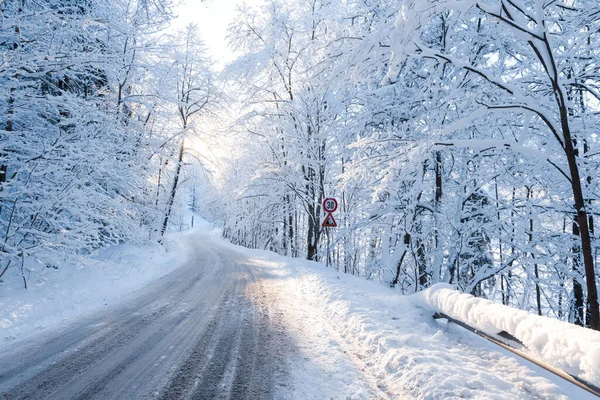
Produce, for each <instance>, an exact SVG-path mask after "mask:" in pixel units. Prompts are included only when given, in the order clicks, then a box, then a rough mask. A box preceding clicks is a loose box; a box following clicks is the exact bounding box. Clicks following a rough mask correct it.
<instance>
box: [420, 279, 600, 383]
mask: <svg viewBox="0 0 600 400" xmlns="http://www.w3.org/2000/svg"><path fill="white" fill-rule="evenodd" d="M412 299H413V302H414V303H415V305H418V306H420V307H422V308H424V309H428V310H430V311H431V312H441V313H444V314H446V315H448V316H450V317H452V318H455V319H457V320H459V321H462V322H464V323H466V324H467V325H470V326H472V327H474V328H477V329H479V330H481V331H483V332H485V333H488V334H496V333H498V332H501V331H504V332H507V333H509V334H511V335H512V336H514V337H515V338H517V339H518V340H520V341H521V342H522V343H523V345H524V346H525V347H526V349H527V351H528V352H529V353H530V354H531V355H532V356H534V357H536V358H538V359H540V360H542V361H544V362H546V363H548V364H550V365H552V366H554V367H556V368H560V369H562V370H564V371H566V372H568V373H570V374H571V375H575V376H577V377H579V378H581V379H584V380H586V381H588V382H595V383H599V382H600V332H597V331H593V330H590V329H586V328H582V327H580V326H576V325H573V324H569V323H567V322H563V321H558V320H556V319H552V318H547V317H540V316H538V315H534V314H531V313H528V312H526V311H522V310H518V309H515V308H512V307H508V306H505V305H502V304H498V303H494V302H492V301H489V300H485V299H480V298H476V297H473V296H471V295H468V294H464V293H460V292H457V291H456V290H453V288H452V287H451V286H450V285H447V284H438V285H434V286H433V287H431V288H429V289H427V290H425V291H423V292H421V293H418V294H416V295H414V296H412Z"/></svg>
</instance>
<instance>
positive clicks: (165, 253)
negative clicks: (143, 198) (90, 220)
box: [0, 234, 190, 346]
mask: <svg viewBox="0 0 600 400" xmlns="http://www.w3.org/2000/svg"><path fill="white" fill-rule="evenodd" d="M184 235H186V234H169V235H167V237H166V240H165V243H164V245H163V246H160V245H158V244H154V245H147V246H145V247H139V246H134V245H130V244H121V245H118V246H113V247H110V248H108V249H105V250H103V251H101V252H100V254H98V255H97V256H95V257H90V258H78V259H77V260H76V261H75V260H71V261H69V260H68V259H67V261H64V260H63V262H60V263H59V262H57V263H56V265H54V266H53V267H50V268H47V267H45V266H43V265H35V264H32V265H30V267H31V268H30V269H31V270H32V271H33V272H32V273H30V274H29V276H28V278H29V279H28V289H27V290H25V289H24V288H23V286H24V285H23V279H22V277H21V276H20V274H17V271H9V272H7V273H6V274H5V275H4V277H3V282H2V283H0V346H4V345H10V343H11V342H12V341H13V339H17V338H22V337H25V336H28V335H29V334H31V333H35V332H37V331H40V330H42V329H45V328H46V327H49V326H52V325H55V324H57V323H60V322H61V321H67V320H70V319H72V318H75V317H77V316H81V315H82V314H84V313H87V312H93V311H94V310H97V309H98V308H100V307H105V306H107V305H109V304H111V303H113V302H115V301H116V300H118V299H119V298H121V297H123V296H125V295H127V294H129V293H131V292H134V291H135V290H137V289H139V288H141V287H143V286H144V285H147V284H148V283H150V282H152V281H154V280H156V279H158V278H160V277H161V276H164V275H166V274H168V273H169V272H171V271H173V270H174V269H176V268H177V267H179V266H181V265H182V264H183V263H185V261H186V259H187V257H188V255H189V254H190V251H189V248H188V247H186V243H187V242H186V241H184V240H181V238H182V236H184ZM13 272H14V273H13Z"/></svg>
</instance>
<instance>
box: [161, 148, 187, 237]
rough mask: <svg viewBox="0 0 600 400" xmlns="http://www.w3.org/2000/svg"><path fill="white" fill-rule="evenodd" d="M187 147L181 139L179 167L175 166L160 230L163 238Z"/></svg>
mask: <svg viewBox="0 0 600 400" xmlns="http://www.w3.org/2000/svg"><path fill="white" fill-rule="evenodd" d="M184 149H185V140H184V139H181V145H180V146H179V158H178V159H177V167H176V168H175V177H174V178H173V186H172V187H171V193H170V195H169V200H168V201H167V210H166V212H165V219H164V221H163V225H162V229H161V230H160V237H161V238H162V237H163V236H164V235H165V232H166V231H167V225H168V224H169V216H170V215H171V209H172V208H173V202H174V201H175V195H176V194H177V184H178V183H179V175H180V174H181V165H182V164H183V151H184Z"/></svg>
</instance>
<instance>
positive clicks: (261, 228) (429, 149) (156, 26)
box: [0, 0, 600, 329]
mask: <svg viewBox="0 0 600 400" xmlns="http://www.w3.org/2000/svg"><path fill="white" fill-rule="evenodd" d="M172 6H173V5H172V4H170V3H169V1H168V0H116V1H109V0H99V1H87V0H69V1H65V0H51V1H42V2H34V1H29V0H5V1H3V2H0V11H1V13H2V14H1V17H2V26H1V31H0V32H1V33H0V45H1V47H0V48H1V50H0V51H1V54H2V60H1V63H0V91H1V92H2V95H1V96H0V103H1V104H2V106H1V107H0V111H1V114H0V278H2V275H4V274H5V273H11V274H18V275H19V276H21V277H22V279H23V282H24V285H25V286H26V285H27V279H28V276H29V274H31V273H32V269H34V267H33V266H31V265H30V264H28V261H29V260H36V261H37V262H38V264H35V265H42V266H43V267H51V266H53V265H56V264H57V263H60V262H61V259H62V257H65V254H74V255H80V256H85V255H87V254H91V253H93V252H95V251H97V250H98V249H100V248H102V247H105V246H108V245H111V244H114V243H118V242H123V241H141V240H160V238H161V237H162V235H164V233H165V231H166V230H167V229H168V227H169V226H170V225H171V226H172V225H173V218H174V215H175V214H176V213H178V212H179V211H180V210H182V209H185V208H190V207H191V208H193V209H194V210H193V211H197V209H199V210H201V213H202V214H203V215H204V216H206V217H207V218H209V219H212V220H213V221H215V223H217V224H218V225H220V226H221V227H222V228H223V233H224V235H225V236H226V237H227V238H228V239H230V240H231V241H232V242H234V243H236V244H240V245H243V246H247V247H251V248H262V249H268V250H272V251H275V252H277V253H280V254H284V255H289V256H294V257H303V258H307V259H309V260H315V261H328V263H329V264H330V265H331V266H332V267H333V268H335V269H337V270H339V271H343V272H346V273H349V274H354V275H359V276H363V277H366V278H368V279H375V280H379V281H381V282H383V283H384V284H386V285H390V286H392V287H395V288H396V289H397V290H398V292H399V293H403V294H409V293H414V292H415V291H419V290H421V289H423V288H426V287H428V286H430V285H432V284H434V283H437V282H449V283H452V284H454V285H456V287H458V288H459V290H461V291H464V292H467V293H472V294H474V295H476V296H480V297H485V298H490V299H494V300H497V301H500V302H502V303H503V304H507V305H511V306H514V307H517V308H520V309H525V310H529V311H532V312H535V313H538V314H540V315H548V316H551V317H555V318H558V319H562V320H568V321H570V322H573V323H577V324H580V325H585V326H590V327H592V328H594V329H600V314H599V310H598V301H597V289H596V286H597V283H598V280H597V274H596V272H595V268H596V267H595V266H596V264H598V261H600V254H599V250H600V240H599V236H598V234H599V232H596V230H595V224H594V219H595V218H596V216H597V214H598V213H599V211H600V210H597V208H598V201H597V200H598V199H597V198H598V195H600V189H599V188H598V169H599V168H600V143H599V138H598V132H599V128H600V4H598V2H597V0H481V1H476V0H361V1H358V0H268V1H265V2H264V4H263V5H262V6H258V7H250V6H240V7H239V9H238V11H237V15H236V17H235V20H234V23H233V24H232V25H231V27H230V30H229V32H230V33H229V41H230V45H231V48H232V50H233V51H235V52H236V54H237V55H238V57H237V58H236V59H235V60H234V61H233V62H231V63H230V64H229V65H227V66H226V67H225V68H224V70H223V72H222V73H220V75H218V76H217V74H216V73H214V72H212V70H213V67H212V65H211V62H210V60H208V58H207V57H206V55H205V50H204V48H203V46H202V43H201V41H200V40H199V39H198V32H197V28H196V27H194V26H193V25H192V26H188V27H187V28H186V29H184V30H183V31H180V32H178V33H176V34H171V33H168V31H166V29H167V28H168V27H169V23H170V21H171V20H172V18H173V15H172ZM207 116H208V117H210V118H211V119H212V120H215V119H218V120H219V121H220V122H219V124H220V126H221V129H220V130H219V135H227V137H228V138H229V139H231V140H230V141H233V143H234V144H235V147H232V148H226V149H224V148H222V149H220V150H219V151H220V154H221V155H220V156H219V157H218V158H219V159H220V161H219V162H220V164H219V165H217V166H213V167H212V168H213V170H217V169H218V172H215V171H213V172H214V174H213V176H212V177H209V179H208V180H207V181H208V183H207V182H205V179H203V178H200V177H199V176H200V175H202V172H201V168H200V167H199V166H197V165H194V164H199V163H201V161H202V160H201V161H200V162H198V161H197V160H198V159H199V158H201V155H198V154H194V151H195V150H194V149H193V147H192V146H188V145H187V144H186V143H187V140H188V138H189V137H190V135H193V134H194V133H195V132H197V130H198V129H197V128H198V127H199V125H201V124H202V118H205V117H207ZM224 142H227V140H224ZM200 182H204V183H203V185H209V186H204V187H203V188H200V187H198V188H193V190H189V189H190V188H191V187H192V186H193V185H196V184H198V185H199V184H200ZM183 184H185V185H187V189H188V190H178V189H180V188H181V187H182V185H183ZM190 193H194V197H193V198H190ZM196 196H197V197H196ZM325 197H336V198H337V199H338V200H339V203H340V207H339V209H338V212H337V213H336V219H337V220H338V224H339V227H338V228H336V229H329V230H328V231H326V230H324V229H323V228H322V227H321V223H322V221H323V218H324V213H323V210H322V209H321V203H322V201H323V199H324V198H325ZM328 248H330V251H329V252H328V251H327V249H328ZM8 271H10V272H8ZM33 272H35V271H33Z"/></svg>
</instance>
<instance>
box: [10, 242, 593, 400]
mask: <svg viewBox="0 0 600 400" xmlns="http://www.w3.org/2000/svg"><path fill="white" fill-rule="evenodd" d="M181 240H182V241H184V242H185V243H184V244H185V247H187V248H188V250H189V252H190V256H189V257H188V261H187V263H185V265H184V266H182V267H181V268H178V269H176V270H175V271H174V272H172V273H171V274H169V275H166V276H164V277H163V278H161V279H159V280H158V281H156V282H154V283H152V284H150V285H148V286H146V287H145V288H143V289H141V290H139V291H137V292H135V293H133V294H130V295H128V296H125V297H124V298H122V299H121V300H119V301H118V302H116V303H114V304H111V305H109V306H105V307H104V308H103V309H101V310H99V311H96V312H95V314H92V315H89V314H88V315H87V316H85V317H83V318H79V319H75V320H72V321H70V322H68V323H63V324H62V325H59V326H55V327H54V328H49V329H45V330H43V331H42V332H40V333H38V334H32V335H29V336H25V337H23V338H21V339H17V340H15V341H14V342H12V343H10V345H6V344H5V345H3V346H1V347H0V394H1V395H3V396H2V398H7V399H21V398H34V399H41V398H55V399H76V398H82V399H83V398H85V399H89V398H98V399H111V398H112V399H138V398H165V399H167V398H168V399H171V398H173V399H179V398H194V399H212V398H232V399H269V398H275V399H302V400H305V399H306V400H308V399H329V398H336V399H338V398H339V399H346V398H353V399H354V398H356V399H359V398H360V399H371V398H433V399H446V398H479V399H494V398H495V399H507V398H511V399H513V398H577V399H583V398H591V396H588V395H587V394H586V393H584V392H582V391H581V390H579V389H576V388H573V387H571V386H570V385H568V384H566V383H565V382H562V381H561V380H560V379H559V378H555V377H553V376H552V375H550V374H549V373H546V372H544V371H543V370H541V369H539V368H537V367H534V366H532V365H530V364H528V363H527V362H525V361H521V360H517V359H516V358H514V357H513V356H511V355H509V354H506V353H505V352H503V351H501V350H498V349H496V348H494V347H493V346H491V345H490V344H488V343H486V342H485V341H483V340H482V339H480V338H478V337H475V336H473V335H471V334H467V333H465V332H463V331H462V330H460V329H458V328H455V327H452V326H446V325H444V324H440V323H438V322H436V321H434V320H433V318H431V315H428V314H427V312H425V311H424V310H422V309H419V308H418V307H415V306H414V305H413V303H412V302H411V301H410V300H409V299H408V298H407V297H403V296H400V295H399V294H398V293H397V292H395V291H393V290H390V289H386V288H384V287H381V286H380V285H378V284H376V283H373V282H367V281H364V280H362V279H359V278H355V277H351V276H346V275H343V274H338V273H336V272H334V271H331V270H325V269H324V268H323V267H322V266H321V265H319V264H316V263H310V262H306V261H301V260H291V259H288V258H284V257H279V256H276V255H273V254H272V253H268V252H264V251H252V250H245V249H240V248H237V247H235V246H232V245H229V244H228V243H225V242H224V241H222V240H221V239H219V238H218V236H217V235H215V234H209V233H206V232H204V233H202V232H198V233H195V234H191V235H186V236H182V239H181Z"/></svg>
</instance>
